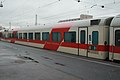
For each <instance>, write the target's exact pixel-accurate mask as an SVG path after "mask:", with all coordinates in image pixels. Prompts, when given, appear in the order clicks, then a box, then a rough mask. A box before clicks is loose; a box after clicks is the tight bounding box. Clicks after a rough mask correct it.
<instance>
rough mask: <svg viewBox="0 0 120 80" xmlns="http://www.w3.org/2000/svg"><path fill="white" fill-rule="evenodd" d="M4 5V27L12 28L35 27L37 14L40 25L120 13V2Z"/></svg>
mask: <svg viewBox="0 0 120 80" xmlns="http://www.w3.org/2000/svg"><path fill="white" fill-rule="evenodd" d="M0 1H4V0H0ZM114 2H115V3H114ZM96 4H97V6H94V5H96ZM3 5H4V7H3V8H0V25H2V26H8V25H9V22H11V23H12V26H26V25H31V26H33V25H34V24H35V14H37V15H38V23H39V24H44V23H52V22H57V21H59V20H62V19H69V18H78V17H79V16H80V14H90V15H93V16H94V17H101V16H110V15H116V14H119V12H120V0H81V2H79V3H78V2H77V0H60V1H58V0H5V2H4V3H3ZM102 5H104V6H105V8H104V9H102V8H101V6H102ZM92 6H94V7H92ZM91 7H92V8H91Z"/></svg>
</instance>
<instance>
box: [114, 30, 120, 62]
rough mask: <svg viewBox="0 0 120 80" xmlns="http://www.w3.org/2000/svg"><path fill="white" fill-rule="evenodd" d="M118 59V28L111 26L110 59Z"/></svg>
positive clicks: (119, 54)
mask: <svg viewBox="0 0 120 80" xmlns="http://www.w3.org/2000/svg"><path fill="white" fill-rule="evenodd" d="M114 59H115V60H120V28H113V47H112V60H114Z"/></svg>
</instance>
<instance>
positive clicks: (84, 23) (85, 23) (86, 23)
mask: <svg viewBox="0 0 120 80" xmlns="http://www.w3.org/2000/svg"><path fill="white" fill-rule="evenodd" d="M108 18H111V17H103V18H94V19H85V20H77V21H70V22H61V23H54V24H52V23H51V24H44V25H38V26H34V27H24V28H18V29H10V30H9V31H26V30H39V29H45V28H62V27H65V26H63V25H66V24H71V23H74V25H73V26H74V27H78V26H79V27H80V26H82V27H84V26H90V25H91V24H90V21H92V20H93V21H94V20H100V24H99V25H104V22H105V20H106V19H108ZM58 25H59V26H58Z"/></svg>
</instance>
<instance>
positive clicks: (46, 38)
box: [0, 15, 120, 61]
mask: <svg viewBox="0 0 120 80" xmlns="http://www.w3.org/2000/svg"><path fill="white" fill-rule="evenodd" d="M0 39H1V40H2V41H7V42H11V43H16V44H22V45H27V46H32V47H37V48H43V49H47V50H53V51H59V52H64V53H68V54H74V55H78V56H86V57H91V58H97V59H101V60H111V61H114V60H118V61H120V15H116V16H111V17H102V18H95V19H94V18H93V19H85V20H80V19H79V20H72V21H69V20H64V21H60V22H59V23H55V24H52V23H51V24H44V25H42V26H37V27H36V26H35V27H25V28H20V29H9V30H2V31H0Z"/></svg>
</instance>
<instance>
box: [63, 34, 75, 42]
mask: <svg viewBox="0 0 120 80" xmlns="http://www.w3.org/2000/svg"><path fill="white" fill-rule="evenodd" d="M64 42H76V32H65V33H64Z"/></svg>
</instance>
